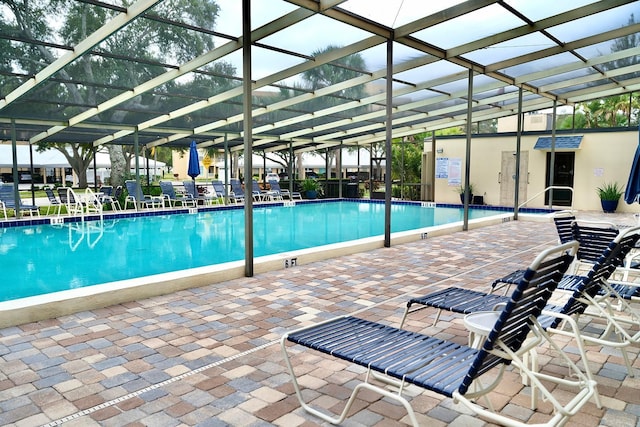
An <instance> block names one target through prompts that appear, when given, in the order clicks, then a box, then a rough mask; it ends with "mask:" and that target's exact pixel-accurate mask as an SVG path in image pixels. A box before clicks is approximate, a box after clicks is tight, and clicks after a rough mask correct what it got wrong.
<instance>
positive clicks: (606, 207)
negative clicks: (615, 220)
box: [596, 182, 624, 213]
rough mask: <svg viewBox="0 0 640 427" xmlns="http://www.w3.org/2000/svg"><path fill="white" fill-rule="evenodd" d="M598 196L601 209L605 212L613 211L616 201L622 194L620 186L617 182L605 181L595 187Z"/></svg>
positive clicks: (616, 205) (616, 206) (616, 204)
mask: <svg viewBox="0 0 640 427" xmlns="http://www.w3.org/2000/svg"><path fill="white" fill-rule="evenodd" d="M596 191H597V192H598V197H600V204H601V205H602V210H603V211H604V212H607V213H612V212H615V211H616V209H617V208H618V201H619V200H620V197H622V195H623V194H624V191H623V189H622V187H621V186H620V185H619V184H618V183H617V182H611V183H607V182H605V183H604V184H603V185H602V186H601V187H597V188H596Z"/></svg>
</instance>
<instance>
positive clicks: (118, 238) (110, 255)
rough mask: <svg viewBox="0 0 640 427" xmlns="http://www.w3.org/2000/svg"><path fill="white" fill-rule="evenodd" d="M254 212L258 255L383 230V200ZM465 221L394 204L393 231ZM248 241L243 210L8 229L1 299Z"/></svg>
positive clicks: (221, 252)
mask: <svg viewBox="0 0 640 427" xmlns="http://www.w3.org/2000/svg"><path fill="white" fill-rule="evenodd" d="M495 214H496V212H495V211H490V210H470V219H474V218H480V217H485V216H491V215H495ZM253 217H254V225H253V233H254V256H256V257H260V256H264V255H271V254H277V253H282V252H289V251H293V250H298V249H305V248H311V247H317V246H322V245H327V244H331V243H338V242H346V241H350V240H357V239H362V238H366V237H372V236H380V235H383V234H384V204H382V203H367V202H362V203H356V202H348V201H342V202H332V203H298V204H296V205H295V206H293V207H291V206H264V207H255V209H254V212H253ZM462 219H463V211H462V209H456V208H440V207H439V208H426V207H421V206H419V205H415V204H393V205H392V211H391V231H392V232H399V231H406V230H414V229H421V228H425V227H430V226H433V225H441V224H447V223H452V222H457V221H462ZM244 244H245V240H244V211H243V210H242V209H226V210H216V211H208V212H200V213H198V214H172V215H169V214H168V215H158V216H149V217H136V218H121V219H112V220H106V219H105V221H104V222H103V223H102V224H101V223H100V222H99V221H87V222H85V223H81V222H77V223H71V224H65V225H62V226H60V225H39V226H27V227H12V228H3V229H0V265H2V266H3V267H2V271H3V280H2V282H3V286H2V288H1V289H0V301H7V300H12V299H17V298H22V297H27V296H33V295H40V294H46V293H50V292H56V291H60V290H66V289H73V288H78V287H84V286H90V285H96V284H100V283H108V282H112V281H117V280H124V279H131V278H136V277H143V276H148V275H152V274H159V273H166V272H170V271H179V270H185V269H189V268H195V267H202V266H206V265H211V264H221V263H225V262H229V261H238V260H242V259H244V254H245V249H244Z"/></svg>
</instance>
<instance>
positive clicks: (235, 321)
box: [0, 214, 640, 427]
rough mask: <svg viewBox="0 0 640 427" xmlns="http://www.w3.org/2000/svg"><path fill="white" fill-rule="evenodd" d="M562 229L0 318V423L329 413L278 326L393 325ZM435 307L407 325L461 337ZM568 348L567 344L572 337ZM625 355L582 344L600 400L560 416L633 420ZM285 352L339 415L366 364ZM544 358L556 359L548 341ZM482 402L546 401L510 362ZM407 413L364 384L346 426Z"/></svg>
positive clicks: (489, 232) (460, 241)
mask: <svg viewBox="0 0 640 427" xmlns="http://www.w3.org/2000/svg"><path fill="white" fill-rule="evenodd" d="M578 216H579V217H580V216H581V215H580V214H579V215H578ZM582 217H602V215H599V214H582ZM607 218H608V219H612V218H613V219H614V220H615V221H617V222H618V223H620V222H627V223H629V222H630V221H631V220H632V217H631V215H628V214H627V215H618V216H608V217H607ZM555 239H556V233H555V229H554V227H553V225H552V224H551V223H538V222H529V221H512V222H508V223H504V224H500V225H496V226H489V227H485V228H482V229H477V230H471V231H468V232H460V233H455V234H452V235H448V236H441V237H433V238H429V239H425V240H421V241H418V242H414V243H410V244H403V245H397V246H394V247H392V248H385V249H379V250H375V251H371V252H367V253H361V254H357V255H352V256H349V257H344V258H338V259H330V260H327V261H322V262H316V263H312V264H307V265H299V266H297V267H295V268H290V269H286V270H279V271H273V272H269V273H264V274H258V275H256V276H255V277H252V278H243V279H237V280H230V281H226V282H222V283H217V284H212V285H209V286H205V287H201V288H197V289H191V290H187V291H182V292H178V293H175V294H171V295H166V296H161V297H155V298H150V299H145V300H141V301H136V302H133V303H129V304H121V305H116V306H112V307H108V308H104V309H100V310H93V311H85V312H80V313H77V314H75V315H70V316H65V317H61V318H57V319H52V320H48V321H42V322H37V323H32V324H25V325H20V326H16V327H10V328H5V329H1V330H0V425H11V426H38V425H50V426H53V425H64V426H65V427H68V426H92V425H100V426H156V427H157V426H192V425H198V426H226V425H229V426H269V425H277V426H288V427H289V426H298V425H300V426H312V425H324V423H322V422H321V421H320V420H319V419H317V418H315V417H314V416H312V415H309V414H307V413H306V412H305V411H303V410H302V409H301V408H300V406H299V404H298V401H297V399H296V398H295V395H294V391H293V387H292V385H291V382H290V378H289V375H288V374H287V371H286V367H285V364H284V361H283V357H282V355H281V351H280V347H279V343H278V340H279V338H280V336H281V334H282V333H283V332H284V331H287V330H290V329H294V328H297V327H299V326H302V325H305V324H307V323H309V322H316V321H320V320H323V319H327V318H330V317H333V316H336V315H341V314H354V313H358V315H359V316H363V317H366V318H368V319H371V320H375V321H380V322H383V323H388V324H392V325H398V324H399V321H400V318H401V315H402V313H403V309H404V306H405V303H406V301H407V300H408V299H409V298H410V297H411V296H415V295H419V294H422V293H426V292H428V291H429V290H432V289H436V288H437V287H440V286H450V285H457V286H465V287H470V288H478V289H482V290H487V288H488V285H489V284H490V283H491V281H492V280H493V279H494V278H496V277H499V276H502V275H504V274H506V273H509V272H511V271H512V270H514V269H516V268H521V267H523V266H526V265H527V264H528V263H529V262H530V261H531V260H532V259H533V258H534V257H535V255H536V254H537V253H538V252H539V251H540V250H541V249H542V248H544V247H547V246H549V245H551V244H554V243H555ZM434 314H435V311H434V310H423V311H421V312H419V313H415V314H414V315H413V316H411V317H410V320H409V322H408V325H407V327H408V328H410V329H413V330H424V332H426V333H428V334H436V335H438V336H441V337H445V338H450V339H453V340H460V342H466V340H467V331H466V330H465V329H464V326H463V324H462V317H461V316H459V315H452V314H450V313H445V314H443V316H442V320H441V322H440V323H439V324H438V325H437V326H436V327H431V326H429V325H430V323H431V320H432V319H433V315H434ZM565 349H566V351H567V352H568V353H575V348H574V347H573V344H572V343H571V342H567V343H566V347H565ZM294 352H296V350H295V349H294ZM630 353H631V357H632V363H633V366H634V369H635V371H636V374H637V375H636V377H629V376H627V374H626V369H625V367H624V363H623V360H622V357H621V356H620V354H619V353H618V352H616V351H612V350H609V349H602V348H600V347H597V346H590V347H589V354H590V360H591V362H592V368H593V371H594V372H595V373H596V379H597V381H598V383H599V391H600V393H601V395H602V400H603V403H604V407H603V408H602V409H598V408H597V407H596V406H595V404H593V403H589V404H588V405H587V406H586V407H585V408H584V410H583V411H581V412H580V413H579V414H578V415H576V416H575V417H574V418H573V419H572V420H571V422H570V423H569V425H575V426H578V425H580V426H599V425H604V426H636V425H640V424H639V423H640V392H639V391H638V390H639V389H640V379H639V378H638V377H639V376H640V359H639V358H638V348H637V347H633V348H631V350H630ZM294 363H295V366H296V370H297V371H298V372H299V373H300V374H301V376H302V379H301V383H302V385H303V386H304V387H305V392H304V393H305V395H306V396H307V397H308V398H309V399H313V400H314V403H315V404H317V405H319V406H322V407H325V408H328V409H329V410H332V411H334V412H337V411H338V410H339V409H340V408H341V407H342V405H344V400H345V398H346V397H347V396H348V394H349V393H350V391H351V390H352V388H353V386H354V384H355V381H356V380H357V379H359V378H362V377H363V370H362V369H361V368H358V367H356V366H353V365H350V364H347V363H344V362H341V361H338V360H336V359H333V358H331V357H326V356H323V355H320V354H318V353H314V352H311V351H308V350H305V351H302V349H300V351H299V352H297V354H296V355H295V357H294ZM540 366H541V367H542V369H546V370H550V371H554V370H558V371H560V370H561V369H562V367H561V366H556V365H555V364H554V358H553V354H550V352H547V351H545V349H544V348H542V349H540ZM408 392H409V395H410V396H412V399H411V402H412V405H413V407H414V409H415V410H416V413H417V414H418V416H419V418H420V421H421V423H423V424H424V425H429V426H445V425H451V426H472V427H473V426H484V425H488V424H487V423H485V422H484V421H482V420H480V419H478V418H477V417H475V416H472V415H471V414H470V413H469V412H468V411H466V410H464V409H463V408H461V407H460V405H456V404H454V403H453V402H452V400H451V399H447V398H443V397H441V396H439V395H436V394H434V393H430V392H426V391H423V390H421V389H417V388H413V387H410V388H409V389H408ZM491 399H492V401H493V404H494V405H495V406H496V407H497V408H502V410H503V411H505V412H507V413H509V414H511V415H512V416H514V417H516V418H519V419H522V420H523V421H527V422H530V423H533V422H538V421H540V420H541V419H543V418H544V416H545V414H546V413H547V412H548V411H549V408H550V407H549V405H548V404H547V403H545V402H542V403H540V404H539V407H538V409H537V411H532V410H531V409H530V408H529V404H530V393H529V389H528V388H527V387H524V386H522V384H521V383H520V379H519V377H518V375H517V373H516V372H509V373H508V375H507V377H506V380H505V383H504V385H503V386H501V387H500V388H499V390H497V391H496V392H494V393H492V397H491ZM406 423H408V418H407V417H406V412H405V411H404V409H403V408H402V407H401V406H399V405H397V404H396V403H394V402H391V401H389V400H387V399H383V398H380V396H377V395H375V394H373V393H366V392H365V393H362V394H361V395H360V399H359V400H358V401H357V402H356V403H355V405H354V408H353V409H352V414H351V416H350V418H349V419H348V420H347V421H346V422H345V423H344V425H348V426H391V425H404V424H406Z"/></svg>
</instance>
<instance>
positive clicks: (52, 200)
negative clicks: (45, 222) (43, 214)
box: [44, 187, 62, 216]
mask: <svg viewBox="0 0 640 427" xmlns="http://www.w3.org/2000/svg"><path fill="white" fill-rule="evenodd" d="M44 192H45V194H46V195H47V199H49V206H47V215H49V214H50V213H51V210H52V209H53V211H54V212H56V215H57V216H60V210H61V209H62V203H60V200H58V198H57V197H56V194H55V193H54V192H53V190H52V189H51V188H49V187H45V188H44Z"/></svg>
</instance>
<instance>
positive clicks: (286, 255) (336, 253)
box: [0, 212, 551, 328]
mask: <svg viewBox="0 0 640 427" xmlns="http://www.w3.org/2000/svg"><path fill="white" fill-rule="evenodd" d="M550 216H551V215H550V214H549V215H540V214H537V215H532V214H521V215H520V217H521V218H522V219H526V220H529V221H550ZM511 220H513V215H512V214H510V213H508V212H506V213H502V214H497V215H493V216H490V217H484V218H478V219H473V220H469V221H468V229H474V228H479V227H485V226H488V225H495V224H499V223H504V222H508V221H511ZM458 231H463V222H462V221H458V222H455V223H450V224H445V225H437V226H432V227H425V228H421V229H415V230H409V231H403V232H396V233H392V234H391V236H390V237H391V245H397V244H403V243H410V242H414V241H417V240H428V239H429V238H431V237H435V236H441V235H444V234H451V233H454V232H458ZM383 247H384V236H374V237H367V238H364V239H358V240H351V241H348V242H342V243H334V244H330V245H323V246H318V247H314V248H308V249H301V250H296V251H289V252H283V253H279V254H275V255H267V256H263V257H258V258H255V259H254V264H253V272H254V274H260V273H265V272H269V271H275V270H282V269H286V268H290V269H291V270H292V271H293V270H295V269H298V268H301V267H302V266H304V265H305V264H309V263H312V262H317V261H324V260H327V259H331V258H337V257H342V256H347V255H353V254H355V253H360V252H367V251H370V250H374V249H379V248H383ZM291 260H295V265H293V266H292V265H291ZM243 277H246V276H245V262H244V261H232V262H228V263H223V264H217V265H210V266H204V267H197V268H192V269H187V270H178V271H172V272H168V273H161V274H156V275H151V276H144V277H138V278H134V279H126V280H120V281H116V282H108V283H103V284H98V285H92V286H86V287H82V288H77V289H70V290H64V291H59V292H54V293H49V294H45V295H37V296H31V297H26V298H19V299H15V300H10V301H3V302H0V328H6V327H12V326H18V325H21V324H25V323H30V322H37V321H42V320H47V319H53V318H57V317H61V316H66V315H71V314H74V313H78V312H82V311H88V310H95V309H100V308H105V307H109V306H113V305H117V304H123V303H127V302H132V301H136V300H139V299H144V298H152V297H157V296H161V295H166V294H169V293H173V292H178V291H181V290H185V289H191V288H197V287H202V286H207V285H214V284H217V283H220V282H224V281H227V280H233V279H239V278H243Z"/></svg>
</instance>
